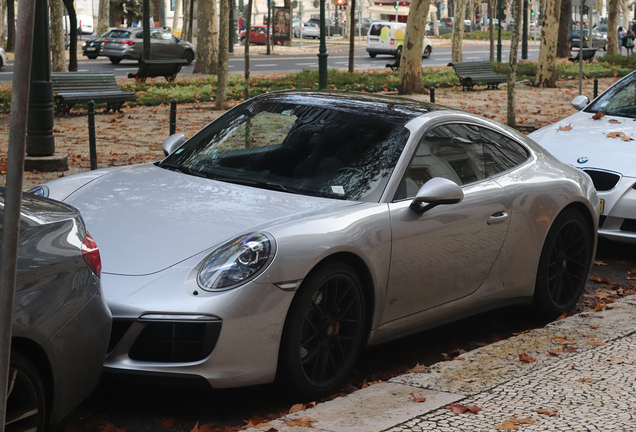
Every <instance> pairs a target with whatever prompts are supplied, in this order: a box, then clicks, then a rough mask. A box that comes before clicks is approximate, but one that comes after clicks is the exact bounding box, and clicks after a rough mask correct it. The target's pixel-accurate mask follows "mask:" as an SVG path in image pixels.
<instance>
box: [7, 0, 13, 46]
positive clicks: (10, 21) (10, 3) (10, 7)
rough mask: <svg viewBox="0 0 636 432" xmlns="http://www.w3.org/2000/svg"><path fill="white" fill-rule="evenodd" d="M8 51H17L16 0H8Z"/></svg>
mask: <svg viewBox="0 0 636 432" xmlns="http://www.w3.org/2000/svg"><path fill="white" fill-rule="evenodd" d="M6 50H7V52H15V2H14V1H13V0H7V47H6Z"/></svg>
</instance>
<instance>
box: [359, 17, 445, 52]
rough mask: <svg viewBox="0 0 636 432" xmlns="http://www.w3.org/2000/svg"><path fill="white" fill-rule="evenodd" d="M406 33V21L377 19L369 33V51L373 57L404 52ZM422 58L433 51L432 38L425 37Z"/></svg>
mask: <svg viewBox="0 0 636 432" xmlns="http://www.w3.org/2000/svg"><path fill="white" fill-rule="evenodd" d="M405 34H406V23H400V22H391V21H375V22H373V23H371V26H370V27H369V32H368V33H367V52H368V53H369V56H370V57H371V58H374V57H375V56H376V55H378V54H388V55H392V56H396V57H397V56H398V53H399V55H401V54H402V44H404V35H405ZM423 47H424V48H423V52H422V58H429V57H430V55H431V53H432V52H433V44H432V43H431V41H430V39H429V38H427V37H424V45H423Z"/></svg>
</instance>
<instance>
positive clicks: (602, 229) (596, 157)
mask: <svg viewBox="0 0 636 432" xmlns="http://www.w3.org/2000/svg"><path fill="white" fill-rule="evenodd" d="M572 106H573V107H574V108H576V109H579V110H580V111H579V112H578V113H576V114H573V115H571V116H570V117H567V118H565V119H563V120H561V121H558V122H556V123H555V124H553V125H550V126H546V127H544V128H542V129H539V130H538V131H536V132H533V133H532V134H530V138H532V139H533V140H534V141H536V142H537V143H539V144H541V146H543V147H544V148H545V149H546V150H548V151H549V152H550V153H552V154H553V155H554V156H556V157H557V158H558V159H560V160H561V161H562V162H565V163H567V164H570V165H572V166H575V167H577V168H580V169H582V170H583V171H585V172H586V173H587V174H588V175H589V176H590V177H592V180H593V181H594V186H595V187H596V190H597V191H598V195H599V197H600V198H601V217H600V221H599V230H598V233H599V235H600V236H602V237H606V238H609V239H612V240H617V241H622V242H628V243H636V72H632V73H630V74H629V75H627V76H626V77H624V78H623V79H621V80H620V81H618V82H617V83H615V84H614V85H612V86H611V87H610V88H609V89H607V90H606V91H605V92H604V93H603V94H601V95H600V96H599V97H598V98H596V99H595V100H594V101H592V103H590V100H589V99H588V98H587V96H583V95H580V96H577V97H576V98H575V99H574V100H573V101H572Z"/></svg>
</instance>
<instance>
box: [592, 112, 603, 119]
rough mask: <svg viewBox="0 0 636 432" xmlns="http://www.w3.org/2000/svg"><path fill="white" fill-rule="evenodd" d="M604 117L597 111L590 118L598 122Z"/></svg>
mask: <svg viewBox="0 0 636 432" xmlns="http://www.w3.org/2000/svg"><path fill="white" fill-rule="evenodd" d="M603 117H605V114H603V113H602V112H600V111H598V112H597V113H596V114H594V115H593V116H592V120H599V119H601V118H603Z"/></svg>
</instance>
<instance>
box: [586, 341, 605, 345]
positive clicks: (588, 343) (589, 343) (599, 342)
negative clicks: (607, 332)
mask: <svg viewBox="0 0 636 432" xmlns="http://www.w3.org/2000/svg"><path fill="white" fill-rule="evenodd" d="M586 345H594V346H603V345H605V342H601V341H594V342H587V343H586Z"/></svg>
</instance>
